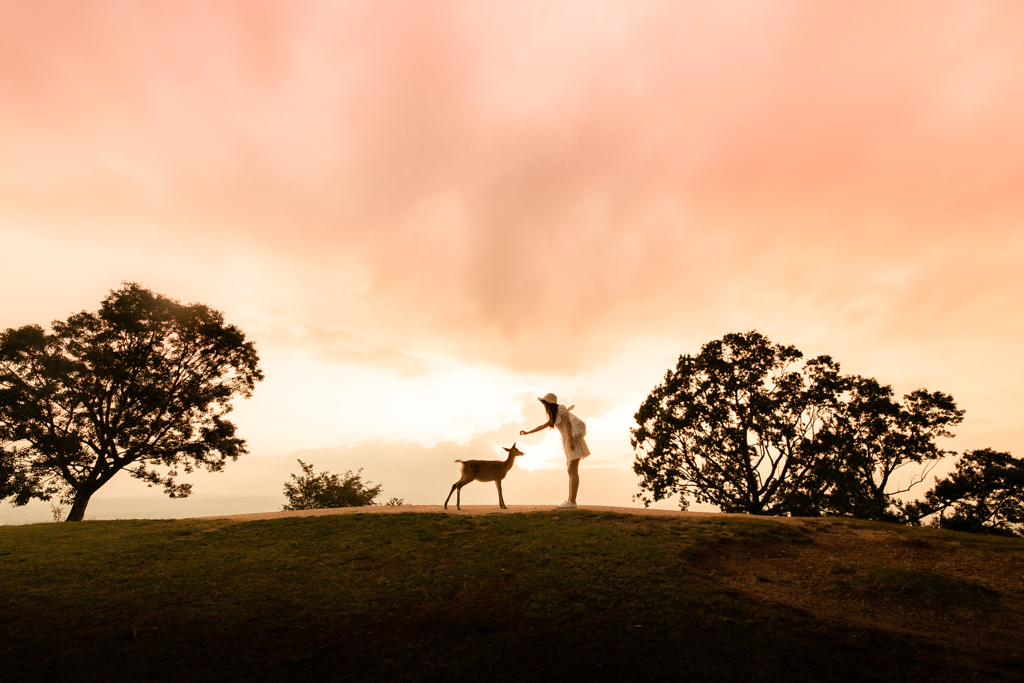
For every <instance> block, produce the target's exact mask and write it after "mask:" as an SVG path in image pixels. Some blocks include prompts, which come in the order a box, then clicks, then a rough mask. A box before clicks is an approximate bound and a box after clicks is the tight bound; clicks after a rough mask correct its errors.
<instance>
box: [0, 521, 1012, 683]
mask: <svg viewBox="0 0 1024 683" xmlns="http://www.w3.org/2000/svg"><path fill="white" fill-rule="evenodd" d="M1022 576H1024V541H1022V540H1020V539H1005V538H990V537H982V536H971V535H965V534H956V533H950V532H940V531H935V530H930V529H908V528H901V527H892V526H886V525H880V524H871V523H862V522H854V521H848V520H834V519H822V520H799V521H793V520H789V521H779V520H770V519H756V518H735V517H717V516H712V517H706V518H699V519H692V518H671V517H644V516H632V515H622V514H614V513H606V512H587V511H583V510H580V511H575V512H558V511H551V512H539V513H523V514H505V515H487V516H478V517H466V516H454V515H453V516H448V515H443V514H414V513H402V514H388V515H371V514H355V515H339V516H325V517H304V518H287V519H275V520H265V521H254V522H246V523H238V522H234V521H229V520H183V521H104V522H82V523H78V524H39V525H32V526H23V527H4V528H0V615H2V617H3V618H2V619H0V671H2V672H3V678H4V680H5V681H45V680H54V681H57V680H60V681H65V680H75V681H112V680H116V681H168V680H175V681H207V680H208V681H255V680H271V681H292V680H294V681H305V682H307V683H308V682H313V681H320V680H380V681H402V680H441V679H443V680H467V679H471V678H472V679H479V680H485V681H488V682H489V683H490V682H494V681H513V680H514V681H524V680H544V681H547V680H552V681H566V682H568V681H578V680H593V681H605V680H618V681H635V680H658V681H660V680H686V681H937V680H944V681H961V680H962V681H990V680H993V681H994V680H1024V652H1022V636H1021V634H1022V633H1024V579H1022Z"/></svg>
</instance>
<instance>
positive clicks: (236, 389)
mask: <svg viewBox="0 0 1024 683" xmlns="http://www.w3.org/2000/svg"><path fill="white" fill-rule="evenodd" d="M51 328H52V329H51V331H50V332H47V331H45V330H44V329H43V328H41V327H40V326H38V325H28V326H25V327H21V328H17V329H8V330H5V331H3V332H2V333H0V455H2V457H0V497H2V498H11V499H12V503H13V504H15V505H22V504H25V503H27V502H28V501H29V500H30V499H32V498H40V499H43V500H50V499H51V498H52V497H54V496H56V497H58V498H59V499H60V501H61V502H62V503H64V504H70V505H71V510H70V512H69V514H68V517H67V519H68V520H69V521H78V520H81V519H83V517H84V514H85V509H86V506H87V505H88V503H89V500H90V498H91V496H92V495H93V494H94V493H95V492H96V491H97V490H99V488H100V487H102V486H103V485H104V484H106V483H107V482H108V481H110V479H111V478H112V477H113V476H114V475H116V474H117V473H118V472H120V471H122V470H124V471H126V472H128V473H129V474H130V475H131V476H132V477H135V478H137V479H141V480H143V481H146V482H147V483H148V484H149V485H151V486H152V485H160V486H162V487H163V488H164V491H165V492H166V493H167V494H168V495H169V496H171V497H172V498H175V497H184V496H187V495H189V493H190V492H191V485H189V484H180V483H177V482H176V481H175V478H176V477H177V476H178V474H179V469H180V470H182V471H184V472H186V473H188V472H192V471H193V470H194V469H195V468H197V467H203V468H205V469H207V470H209V471H221V470H222V469H223V468H224V464H225V462H226V461H227V460H228V459H230V460H235V459H237V458H238V456H239V455H242V454H244V453H246V452H247V450H246V447H245V441H244V440H243V439H241V438H239V437H238V436H237V435H236V429H235V425H234V424H232V423H231V422H229V421H228V420H226V419H225V416H226V415H227V414H228V413H229V412H230V411H231V400H232V399H233V398H234V397H235V396H242V397H245V398H248V397H250V396H251V395H252V391H253V388H254V386H255V383H256V382H258V381H260V380H262V379H263V374H262V372H261V371H260V369H259V367H258V362H259V358H258V356H257V353H256V348H255V345H254V344H253V343H252V342H247V341H245V335H244V334H243V333H242V331H241V330H239V329H238V328H237V327H234V326H233V325H228V324H226V323H225V322H224V317H223V315H222V314H221V313H220V312H218V311H215V310H213V309H211V308H209V307H207V306H205V305H203V304H188V305H185V304H181V303H178V302H177V301H174V300H172V299H169V298H167V297H165V296H162V295H160V294H155V293H153V292H151V291H150V290H148V289H146V288H144V287H142V286H140V285H138V284H136V283H124V284H123V285H122V286H121V288H119V289H117V290H112V291H111V292H110V294H109V295H108V296H107V297H106V298H105V299H104V300H103V302H102V303H101V306H100V310H99V311H97V312H89V311H83V312H81V313H77V314H75V315H72V316H71V317H69V318H68V319H67V320H66V321H54V322H53V323H52V326H51Z"/></svg>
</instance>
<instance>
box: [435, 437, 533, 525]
mask: <svg viewBox="0 0 1024 683" xmlns="http://www.w3.org/2000/svg"><path fill="white" fill-rule="evenodd" d="M502 448H503V449H504V450H505V451H506V452H508V459H507V460H456V461H455V462H461V463H462V476H460V477H459V480H458V481H457V482H455V483H454V484H452V490H451V491H449V492H448V497H447V498H445V499H444V509H445V510H447V509H448V501H449V500H451V499H452V494H453V493H454V494H455V507H456V508H458V509H459V510H461V509H462V506H461V503H462V487H463V486H465V485H466V484H468V483H469V482H471V481H493V482H494V485H495V486H497V487H498V506H499V507H501V509H503V510H507V509H508V508H507V507H505V499H504V498H503V497H502V495H501V480H502V479H504V478H505V475H506V474H508V471H509V470H510V469H512V463H514V462H515V460H516V456H518V455H522V454H523V452H522V451H521V450H519V449H518V448H516V445H515V444H514V443H513V444H512V448H505V447H504V446H502Z"/></svg>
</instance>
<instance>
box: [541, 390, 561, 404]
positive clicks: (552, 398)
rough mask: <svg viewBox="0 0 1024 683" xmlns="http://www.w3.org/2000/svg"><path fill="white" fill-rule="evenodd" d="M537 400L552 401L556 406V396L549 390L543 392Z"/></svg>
mask: <svg viewBox="0 0 1024 683" xmlns="http://www.w3.org/2000/svg"><path fill="white" fill-rule="evenodd" d="M537 400H538V401H544V402H545V403H553V404H554V405H556V406H557V405H558V397H557V396H555V395H554V394H552V393H550V392H549V393H547V394H544V395H543V396H542V397H540V398H538V399H537Z"/></svg>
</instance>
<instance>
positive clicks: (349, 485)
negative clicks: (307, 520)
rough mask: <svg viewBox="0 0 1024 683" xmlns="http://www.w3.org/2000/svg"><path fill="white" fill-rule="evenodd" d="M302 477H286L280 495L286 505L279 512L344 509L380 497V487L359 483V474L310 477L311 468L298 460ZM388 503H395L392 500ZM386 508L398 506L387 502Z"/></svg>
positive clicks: (370, 501) (347, 473) (360, 471)
mask: <svg viewBox="0 0 1024 683" xmlns="http://www.w3.org/2000/svg"><path fill="white" fill-rule="evenodd" d="M299 467H301V468H302V475H299V476H296V475H295V474H292V475H290V476H291V478H292V481H290V482H287V481H286V482H285V484H284V495H285V497H286V498H287V499H288V504H287V505H285V506H284V507H283V508H281V509H282V510H316V509H321V508H348V507H362V506H364V505H373V499H374V498H376V497H377V496H379V495H380V491H381V487H382V485H381V484H378V485H377V486H370V484H369V483H368V482H367V483H363V480H362V476H361V475H362V472H363V471H362V470H359V471H358V472H356V473H355V474H352V471H351V470H347V471H346V472H345V473H344V474H331V473H330V472H321V473H319V474H314V473H313V465H312V464H309V465H307V464H306V463H304V462H302V461H301V460H299ZM391 500H392V501H394V500H396V499H394V498H392V499H391ZM388 504H389V505H400V504H401V503H394V502H391V501H389V502H388Z"/></svg>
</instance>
